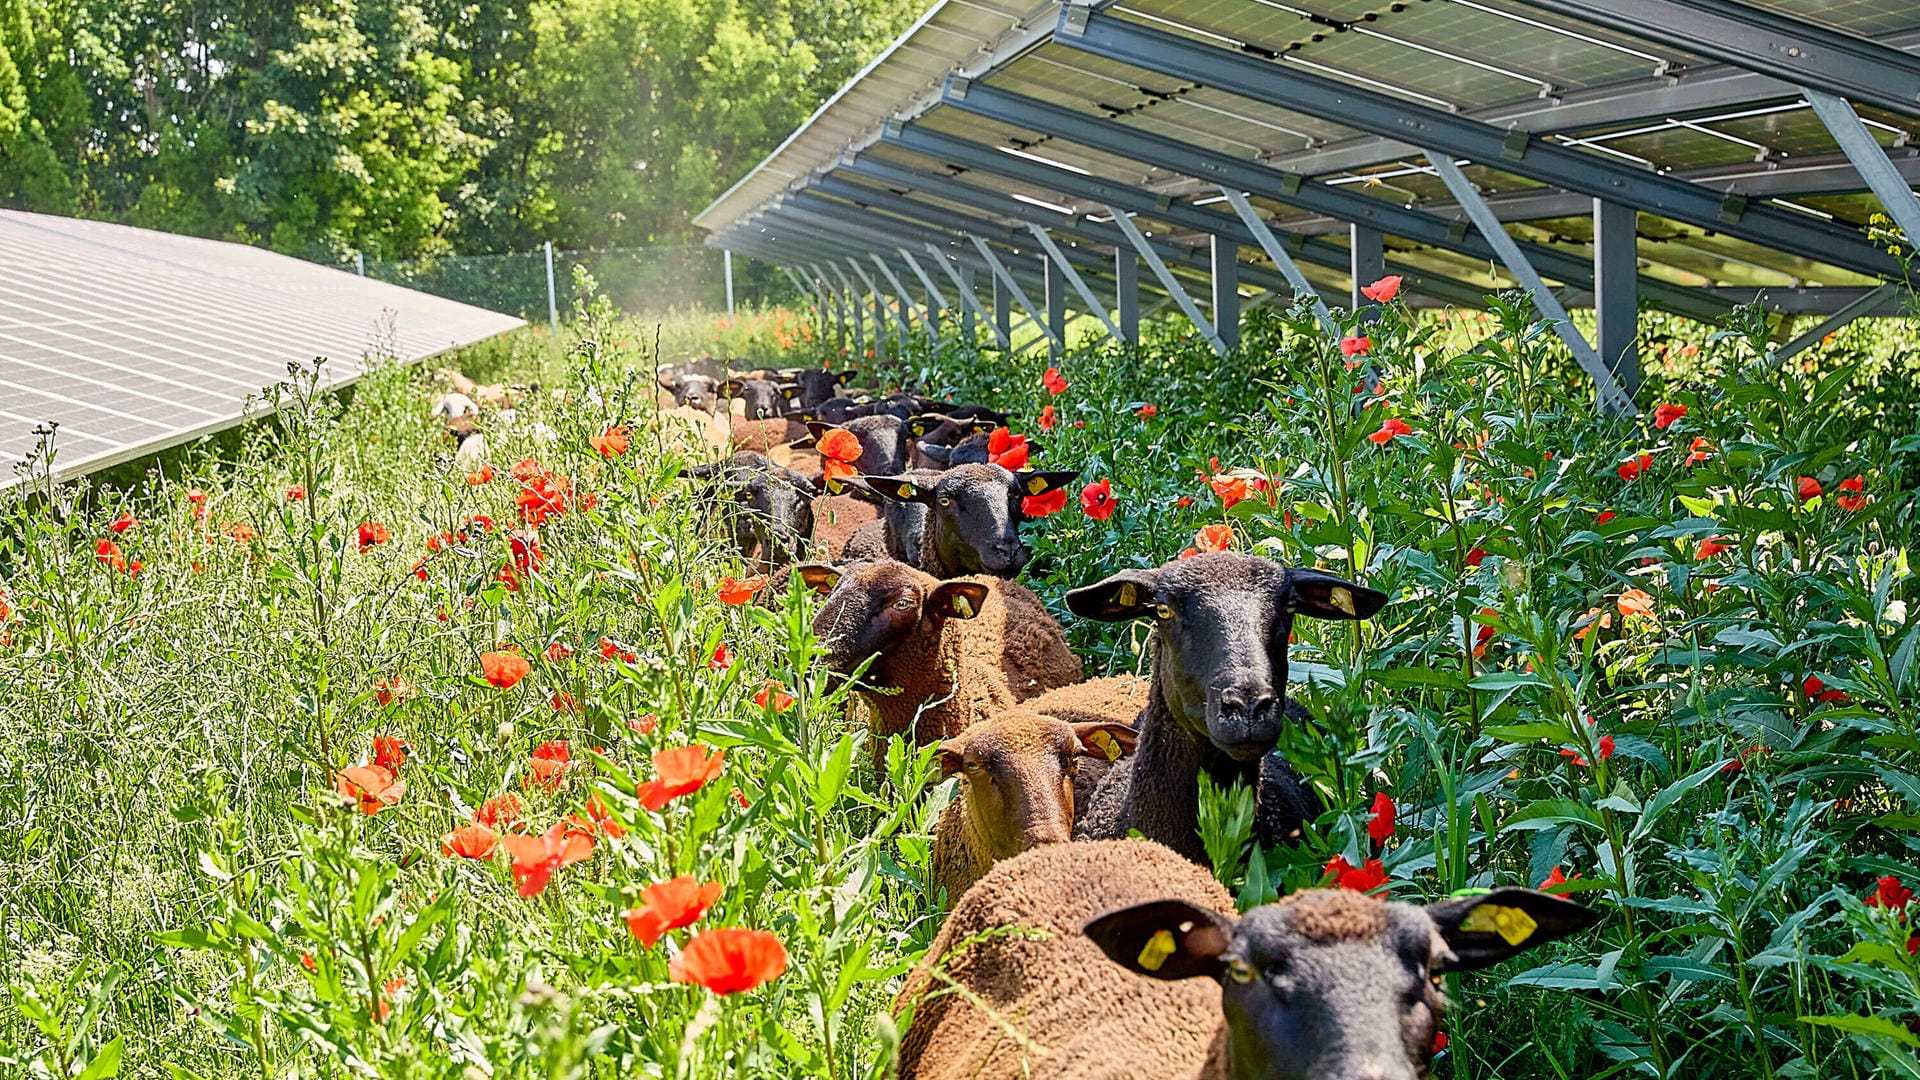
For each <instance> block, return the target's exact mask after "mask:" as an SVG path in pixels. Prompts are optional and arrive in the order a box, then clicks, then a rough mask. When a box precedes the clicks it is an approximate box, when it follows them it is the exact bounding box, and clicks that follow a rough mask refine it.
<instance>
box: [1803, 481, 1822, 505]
mask: <svg viewBox="0 0 1920 1080" xmlns="http://www.w3.org/2000/svg"><path fill="white" fill-rule="evenodd" d="M1798 490H1799V492H1800V501H1801V502H1806V501H1807V500H1808V499H1814V498H1818V497H1819V495H1820V490H1821V489H1820V481H1818V480H1815V479H1814V478H1813V477H1811V476H1803V477H1801V478H1800V484H1799V488H1798Z"/></svg>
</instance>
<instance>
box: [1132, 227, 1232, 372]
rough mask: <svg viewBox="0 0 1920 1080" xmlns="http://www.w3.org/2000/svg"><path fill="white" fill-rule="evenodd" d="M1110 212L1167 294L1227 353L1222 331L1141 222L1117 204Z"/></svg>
mask: <svg viewBox="0 0 1920 1080" xmlns="http://www.w3.org/2000/svg"><path fill="white" fill-rule="evenodd" d="M1107 213H1109V214H1112V215H1113V223H1114V224H1115V225H1117V226H1119V227H1120V231H1121V232H1123V233H1125V234H1126V235H1127V242H1128V243H1130V244H1132V245H1133V250H1135V251H1137V252H1139V253H1140V258H1141V260H1142V261H1143V262H1145V263H1146V264H1147V269H1149V270H1152V271H1153V276H1154V277H1157V278H1159V279H1160V286H1161V288H1164V289H1166V290H1167V295H1168V296H1171V297H1173V302H1174V303H1176V304H1179V305H1180V310H1181V311H1184V312H1186V315H1187V318H1188V319H1189V320H1191V321H1192V322H1193V325H1194V326H1195V327H1197V328H1199V330H1200V336H1201V337H1203V338H1205V339H1207V344H1209V345H1211V346H1213V351H1214V352H1216V353H1218V354H1219V355H1221V356H1225V355H1227V343H1226V342H1225V341H1222V340H1221V339H1220V334H1219V333H1218V332H1217V331H1215V330H1214V328H1213V322H1212V320H1210V319H1208V318H1207V317H1206V316H1204V315H1202V314H1200V305H1198V304H1196V303H1194V302H1193V297H1191V296H1189V295H1188V294H1187V290H1186V288H1185V287H1184V286H1182V285H1181V284H1180V279H1179V278H1176V277H1174V276H1173V271H1171V270H1169V269H1167V264H1166V263H1164V262H1161V261H1160V256H1159V254H1158V253H1157V252H1155V251H1154V250H1153V245H1152V244H1149V243H1147V238H1146V237H1145V236H1143V235H1141V233H1140V226H1138V225H1135V224H1134V223H1133V219H1132V218H1130V217H1128V216H1127V212H1126V211H1125V210H1122V209H1120V208H1119V207H1117V206H1108V207H1107Z"/></svg>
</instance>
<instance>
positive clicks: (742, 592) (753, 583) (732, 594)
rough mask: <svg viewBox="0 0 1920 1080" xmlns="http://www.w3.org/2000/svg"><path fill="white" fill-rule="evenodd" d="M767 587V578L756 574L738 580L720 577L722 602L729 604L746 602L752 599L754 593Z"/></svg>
mask: <svg viewBox="0 0 1920 1080" xmlns="http://www.w3.org/2000/svg"><path fill="white" fill-rule="evenodd" d="M766 587H767V579H766V578H765V577H763V576H754V577H750V578H746V579H744V580H740V581H736V580H734V579H733V578H731V577H723V578H721V579H720V590H719V593H720V602H721V603H723V604H727V605H735V606H737V605H739V604H744V603H746V602H747V601H749V600H752V599H753V597H754V594H755V593H757V592H759V591H760V590H761V589H764V588H766Z"/></svg>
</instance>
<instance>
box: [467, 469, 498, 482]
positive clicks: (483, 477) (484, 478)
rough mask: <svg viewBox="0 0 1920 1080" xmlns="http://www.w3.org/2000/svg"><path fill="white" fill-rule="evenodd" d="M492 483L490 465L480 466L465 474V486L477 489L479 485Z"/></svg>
mask: <svg viewBox="0 0 1920 1080" xmlns="http://www.w3.org/2000/svg"><path fill="white" fill-rule="evenodd" d="M492 482H493V466H491V465H487V464H482V465H481V466H480V467H479V468H478V469H475V470H474V471H472V472H470V473H468V474H467V484H468V485H469V486H471V487H479V486H480V485H481V484H491V483H492Z"/></svg>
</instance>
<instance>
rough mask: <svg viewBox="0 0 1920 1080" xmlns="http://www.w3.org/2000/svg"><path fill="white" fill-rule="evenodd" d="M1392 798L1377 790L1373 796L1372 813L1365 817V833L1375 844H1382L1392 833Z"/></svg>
mask: <svg viewBox="0 0 1920 1080" xmlns="http://www.w3.org/2000/svg"><path fill="white" fill-rule="evenodd" d="M1393 815H1394V805H1393V799H1391V798H1389V797H1388V795H1387V793H1386V792H1384V791H1382V792H1377V793H1376V794H1375V795H1374V796H1373V814H1372V815H1371V816H1370V817H1368V818H1367V835H1368V836H1369V837H1371V838H1372V839H1373V842H1374V843H1376V844H1384V843H1386V842H1387V838H1388V837H1390V836H1392V835H1393Z"/></svg>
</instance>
